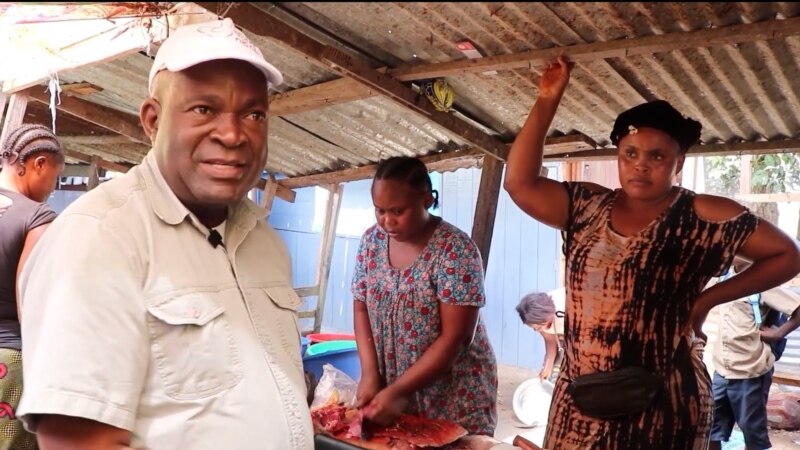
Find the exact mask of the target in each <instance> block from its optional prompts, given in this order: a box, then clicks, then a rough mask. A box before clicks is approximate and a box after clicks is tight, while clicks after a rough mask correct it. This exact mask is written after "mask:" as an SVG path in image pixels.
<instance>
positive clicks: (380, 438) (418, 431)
mask: <svg viewBox="0 0 800 450" xmlns="http://www.w3.org/2000/svg"><path fill="white" fill-rule="evenodd" d="M311 421H312V423H313V424H314V429H315V430H316V431H317V432H318V433H325V434H328V435H330V436H333V437H334V438H336V439H340V440H342V441H345V442H347V443H349V444H352V445H356V446H359V447H361V448H366V449H370V450H419V449H422V448H438V447H443V446H446V445H448V444H451V443H453V442H455V441H457V440H458V439H460V438H461V437H463V436H466V434H467V430H465V429H464V428H462V427H461V426H459V425H457V424H455V423H452V422H448V421H445V420H434V419H425V418H422V417H417V416H411V415H407V414H403V415H402V416H400V418H399V419H398V421H397V423H396V424H394V425H393V426H390V427H378V426H375V429H374V432H373V435H372V438H370V439H369V440H368V441H362V440H361V439H360V436H361V421H362V415H361V412H360V411H359V410H357V409H352V408H347V407H345V406H344V405H328V406H324V407H322V408H317V409H315V410H313V411H311Z"/></svg>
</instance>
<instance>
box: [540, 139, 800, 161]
mask: <svg viewBox="0 0 800 450" xmlns="http://www.w3.org/2000/svg"><path fill="white" fill-rule="evenodd" d="M793 152H800V139H784V140H775V141H760V142H737V143H731V144H708V145H695V146H692V147H690V148H689V151H688V152H687V154H688V155H689V156H725V155H742V154H749V155H766V154H774V153H793ZM616 157H617V149H616V148H613V147H611V148H602V149H597V150H588V151H582V152H574V153H562V154H557V155H550V156H545V157H544V160H545V161H548V162H549V161H607V160H613V159H616Z"/></svg>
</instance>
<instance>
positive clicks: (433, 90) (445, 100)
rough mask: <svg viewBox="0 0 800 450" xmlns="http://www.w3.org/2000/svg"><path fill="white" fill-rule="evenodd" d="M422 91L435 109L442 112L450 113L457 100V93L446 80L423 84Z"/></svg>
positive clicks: (441, 79)
mask: <svg viewBox="0 0 800 450" xmlns="http://www.w3.org/2000/svg"><path fill="white" fill-rule="evenodd" d="M422 90H423V92H424V93H425V97H427V98H428V100H429V101H430V102H431V104H433V107H434V108H436V109H437V110H438V111H442V112H448V111H450V108H451V107H452V106H453V100H455V92H453V88H452V87H450V85H449V84H447V81H445V80H444V78H439V79H437V80H430V81H426V82H425V83H423V86H422Z"/></svg>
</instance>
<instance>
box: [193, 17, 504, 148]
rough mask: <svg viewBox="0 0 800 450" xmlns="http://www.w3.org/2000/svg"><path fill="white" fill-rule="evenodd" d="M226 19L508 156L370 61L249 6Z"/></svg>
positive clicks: (490, 139)
mask: <svg viewBox="0 0 800 450" xmlns="http://www.w3.org/2000/svg"><path fill="white" fill-rule="evenodd" d="M197 4H198V5H200V6H202V7H204V8H206V9H207V10H209V11H212V12H216V11H221V10H222V8H221V4H220V3H210V2H203V3H197ZM227 16H228V17H230V18H232V19H233V21H234V22H235V23H236V24H237V25H239V26H240V27H242V28H244V29H246V30H248V31H250V32H251V33H254V34H256V35H258V36H264V37H268V38H272V39H275V40H277V41H279V42H282V43H283V44H285V45H288V46H290V47H292V48H294V49H295V50H297V51H299V52H300V53H302V54H303V55H305V56H306V57H307V58H308V59H309V61H310V62H313V63H315V64H317V65H320V66H322V67H325V68H328V69H331V70H333V71H335V72H337V73H339V74H340V75H343V76H346V77H349V78H352V79H354V80H356V81H358V83H360V84H361V85H362V86H365V87H367V88H368V89H373V90H376V91H377V92H379V93H380V94H382V95H385V96H386V97H388V98H390V99H392V100H394V101H395V102H397V103H399V104H400V105H402V106H404V107H405V108H407V109H408V110H409V111H412V112H414V113H415V114H418V115H421V116H423V117H424V118H425V119H426V120H430V121H432V122H434V123H436V124H438V125H439V126H441V127H443V128H445V129H447V130H449V131H450V132H452V133H454V134H455V135H457V136H460V137H461V138H462V139H464V140H466V141H467V142H469V143H470V144H472V145H474V146H475V147H477V148H479V149H481V150H483V151H484V152H486V153H487V154H488V155H491V156H493V157H495V158H498V159H501V160H505V157H506V155H507V154H508V146H507V144H505V143H504V142H502V141H500V140H499V139H498V138H496V137H495V136H492V135H489V134H486V133H484V132H483V131H481V130H480V129H478V128H477V127H475V126H473V125H471V124H468V123H466V122H464V121H463V120H461V119H458V118H456V117H454V116H453V115H452V114H447V113H444V112H441V111H437V110H436V109H435V108H434V107H433V105H431V103H430V102H429V101H428V100H427V99H426V98H425V97H424V96H422V95H420V94H418V93H416V92H414V91H413V90H412V89H411V88H409V87H407V86H406V85H404V84H402V83H401V82H399V81H397V80H396V79H394V78H392V77H391V76H387V75H386V74H384V73H381V72H380V71H377V70H375V69H373V68H372V66H370V65H369V64H368V63H367V62H365V61H363V60H361V59H359V58H356V57H354V56H352V55H349V54H347V53H344V52H342V51H341V50H339V49H337V48H334V47H331V46H328V45H325V44H322V43H320V42H318V41H316V40H314V39H312V38H310V37H309V36H307V35H305V34H303V33H302V32H300V31H298V30H297V29H295V28H293V27H292V26H290V25H288V24H286V23H284V22H282V21H280V20H278V19H276V18H275V17H273V16H271V15H269V14H267V13H265V12H264V11H262V10H260V9H258V8H256V7H255V6H253V5H251V4H248V3H239V4H238V5H237V6H236V7H234V8H231V9H230V11H229V12H228V14H227Z"/></svg>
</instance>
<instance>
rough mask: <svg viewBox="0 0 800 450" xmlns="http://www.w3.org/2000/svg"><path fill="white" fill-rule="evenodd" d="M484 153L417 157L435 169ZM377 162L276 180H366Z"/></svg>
mask: <svg viewBox="0 0 800 450" xmlns="http://www.w3.org/2000/svg"><path fill="white" fill-rule="evenodd" d="M483 155H484V153H483V152H482V151H480V150H477V149H472V150H458V151H452V152H442V153H437V154H434V155H427V156H421V157H420V158H419V159H421V160H422V162H424V163H425V165H426V166H427V167H428V170H429V171H436V170H437V169H438V168H439V167H442V165H443V164H444V163H445V162H452V161H462V162H464V163H465V166H464V167H467V165H466V164H469V165H471V166H472V167H474V166H475V165H476V164H477V162H478V161H480V160H481V159H482V158H483ZM377 168H378V165H377V164H370V165H367V166H361V167H355V168H352V169H344V170H337V171H335V172H325V173H320V174H314V175H305V176H301V177H294V178H287V179H285V180H280V181H278V184H279V185H281V186H284V187H286V188H290V189H299V188H303V187H308V186H317V185H324V184H338V183H345V182H348V181H357V180H366V179H369V178H372V176H373V175H375V170H377Z"/></svg>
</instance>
